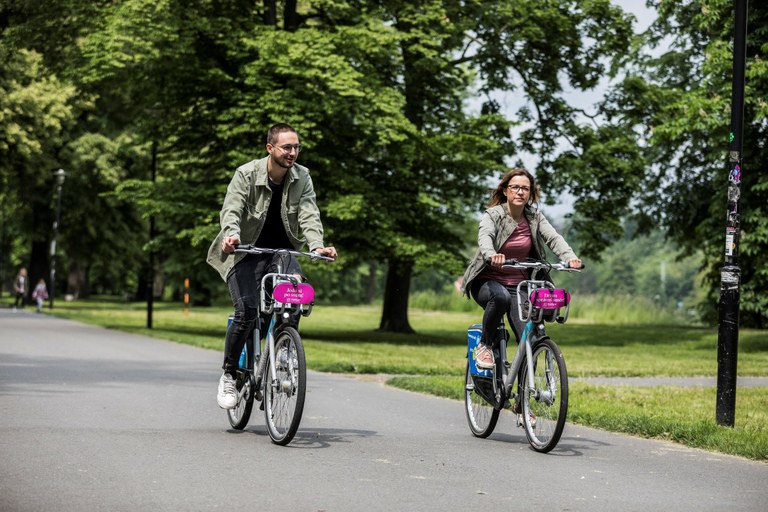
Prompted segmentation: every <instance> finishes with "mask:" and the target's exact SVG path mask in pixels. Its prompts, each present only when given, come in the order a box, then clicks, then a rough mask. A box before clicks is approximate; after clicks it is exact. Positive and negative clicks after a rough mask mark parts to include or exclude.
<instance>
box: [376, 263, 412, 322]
mask: <svg viewBox="0 0 768 512" xmlns="http://www.w3.org/2000/svg"><path fill="white" fill-rule="evenodd" d="M412 271H413V261H410V260H397V259H391V260H389V268H388V269H387V282H386V288H385V289H384V307H383V309H382V312H381V324H380V325H379V331H382V332H402V333H407V334H413V333H414V332H415V331H414V330H413V328H412V327H411V324H410V323H409V322H408V295H409V292H410V290H411V273H412Z"/></svg>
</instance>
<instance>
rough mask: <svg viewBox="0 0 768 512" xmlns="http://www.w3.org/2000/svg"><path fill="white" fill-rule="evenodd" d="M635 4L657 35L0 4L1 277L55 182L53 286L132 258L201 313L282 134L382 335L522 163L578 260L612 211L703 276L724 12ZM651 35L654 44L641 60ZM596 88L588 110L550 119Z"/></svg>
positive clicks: (715, 181)
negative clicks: (233, 223) (236, 220)
mask: <svg viewBox="0 0 768 512" xmlns="http://www.w3.org/2000/svg"><path fill="white" fill-rule="evenodd" d="M651 4H652V6H653V7H654V8H656V9H658V10H659V12H660V14H661V16H660V17H659V21H658V22H657V23H656V24H655V25H654V26H653V27H652V28H651V29H650V30H649V31H648V32H647V33H645V34H633V32H632V26H631V20H632V18H631V16H630V15H628V14H626V13H624V12H622V11H621V9H619V8H618V7H616V6H614V5H613V4H611V2H610V1H608V0H562V1H559V2H540V1H537V0H521V1H516V2H486V1H482V0H425V1H422V2H412V1H408V0H296V1H285V2H278V1H276V0H262V1H261V2H252V1H245V0H215V1H214V0H195V1H193V2H188V1H181V0H162V1H159V2H158V1H152V2H150V1H149V0H124V1H121V2H111V1H105V0H96V1H94V0H89V1H85V0H42V1H34V2H33V1H13V2H10V1H2V0H0V56H2V57H3V62H8V64H7V65H4V67H3V69H2V71H0V87H1V88H2V92H3V95H2V98H0V112H2V116H1V117H0V133H1V134H2V139H0V157H2V159H0V173H1V175H0V176H1V179H2V185H3V187H2V192H0V193H1V194H2V201H3V202H2V220H3V238H2V239H1V240H0V245H2V249H3V264H4V265H6V266H7V265H9V264H10V263H17V264H18V263H20V262H26V263H28V264H29V265H30V266H32V267H34V268H35V269H37V272H38V273H39V272H40V271H42V270H43V269H45V268H46V265H47V258H48V255H47V251H46V242H47V237H48V236H49V226H50V222H51V217H52V214H51V213H50V212H51V207H50V205H51V204H52V190H53V184H52V180H51V175H50V173H51V171H53V170H55V169H56V168H59V167H61V168H65V169H66V170H67V171H68V172H69V176H68V177H67V182H66V184H65V195H64V204H63V207H62V212H63V213H62V216H63V218H62V222H61V225H62V231H61V233H60V246H61V251H62V253H63V257H64V259H65V261H66V263H67V269H68V272H67V274H68V283H67V285H66V286H67V287H68V288H69V289H70V291H72V292H74V293H78V294H80V295H87V294H88V293H90V292H91V290H96V291H109V292H116V291H121V292H123V293H134V292H135V293H141V290H143V289H144V288H143V286H142V281H143V280H144V279H145V276H146V270H147V265H148V262H147V251H149V250H152V251H153V252H154V253H155V254H157V256H158V258H157V260H156V262H155V264H156V265H157V269H156V270H157V271H158V274H159V275H160V276H161V277H162V276H165V278H167V279H169V280H175V281H177V282H181V279H182V278H183V277H187V276H192V286H193V297H195V298H196V299H197V300H200V301H203V302H206V301H208V300H210V298H211V297H212V296H216V295H219V294H221V293H222V292H224V291H225V287H224V286H223V284H222V283H221V282H220V281H219V280H218V277H217V276H216V275H215V272H213V271H212V270H210V269H208V268H207V267H206V265H205V263H204V255H205V251H206V249H207V246H208V244H209V243H210V241H211V240H212V239H213V236H214V234H215V232H216V231H217V223H218V210H219V208H220V205H221V201H222V199H223V195H224V191H225V188H226V185H227V183H228V181H229V179H230V177H231V174H232V172H233V171H234V169H235V168H236V167H237V166H239V165H241V164H243V163H245V162H247V161H249V160H251V159H254V158H259V157H261V156H263V155H264V153H265V152H264V150H263V145H264V142H265V141H264V137H265V135H266V130H267V128H268V127H269V126H270V125H271V124H273V123H275V122H288V123H290V124H292V125H294V126H295V128H296V129H297V130H298V132H299V135H300V137H301V139H302V143H303V144H304V145H305V147H306V151H303V152H302V155H301V163H303V164H304V165H307V166H308V167H309V168H310V170H311V172H312V176H313V180H314V182H315V186H316V190H317V193H318V201H319V204H320V208H321V211H322V213H323V218H324V223H325V225H326V230H327V236H326V238H327V241H328V242H329V243H333V244H335V245H336V246H337V247H338V248H339V250H340V254H341V255H342V258H341V260H340V262H339V263H338V264H337V266H336V268H337V269H341V270H349V271H350V272H355V271H357V270H356V269H358V268H359V267H360V265H361V263H363V264H366V265H369V266H370V268H374V267H375V266H376V263H382V264H383V266H384V268H386V272H387V277H386V279H385V290H384V308H383V312H382V320H381V324H380V328H381V329H383V330H392V331H403V332H408V331H410V330H411V327H410V325H409V322H408V313H407V310H408V292H409V289H410V282H411V278H412V275H413V273H414V271H417V270H418V269H420V268H430V267H438V266H439V267H442V268H445V269H447V270H449V271H451V272H452V273H455V274H458V273H460V271H461V270H462V267H463V265H464V264H466V256H467V254H466V253H467V246H468V244H472V240H473V236H472V233H468V232H467V225H468V224H471V223H472V222H471V221H472V219H473V218H474V217H475V216H476V215H477V213H478V212H479V211H481V210H482V208H483V205H484V203H485V202H486V201H487V196H488V187H489V185H490V184H491V183H492V182H493V180H494V179H496V178H497V177H498V175H499V174H500V173H501V172H503V171H504V170H505V163H504V162H505V158H507V157H513V158H514V155H515V154H516V153H517V152H519V151H528V152H532V153H534V154H536V155H537V156H538V157H539V161H540V164H539V166H538V168H537V169H534V171H535V173H536V175H537V177H538V178H539V179H540V183H541V185H542V186H543V187H544V188H545V190H546V191H547V192H552V193H551V194H549V195H555V194H556V193H557V192H560V191H567V192H570V193H571V194H573V195H574V196H575V197H576V203H575V209H576V215H575V216H574V217H573V219H572V222H573V224H574V228H575V232H576V233H577V234H578V236H579V237H580V239H581V248H582V251H583V253H584V254H585V255H587V256H589V257H592V258H599V257H600V255H601V252H602V251H603V250H604V249H605V247H607V246H608V245H609V244H611V243H612V242H614V241H616V240H620V239H621V238H622V236H623V225H624V223H623V221H624V219H625V218H627V217H630V216H631V217H633V218H634V219H635V221H636V222H637V225H639V226H640V228H641V229H642V228H647V227H649V226H663V227H664V229H665V230H666V232H667V233H668V234H669V236H670V237H672V238H673V239H674V240H675V241H676V242H678V243H679V245H680V246H681V247H683V248H685V249H686V250H688V252H692V251H695V250H697V249H698V248H701V247H703V248H704V250H705V251H706V253H707V255H708V256H707V258H706V263H705V264H706V265H707V266H708V268H711V269H712V270H713V272H715V271H716V267H717V260H718V250H719V248H721V246H722V241H721V240H720V238H721V237H719V236H718V235H719V234H720V233H721V232H722V227H721V226H719V225H718V224H719V223H720V220H721V219H722V218H723V210H724V208H725V203H724V199H723V202H722V204H717V202H716V201H712V200H711V198H712V196H713V195H714V194H715V193H716V190H717V189H718V187H719V186H722V184H723V182H724V180H725V173H723V172H722V169H723V165H722V163H723V162H724V154H725V148H726V143H727V141H726V139H724V138H723V136H724V134H726V135H727V126H728V122H727V107H728V99H729V95H728V94H727V91H728V90H729V85H728V77H729V65H730V63H729V60H728V58H727V57H728V56H727V54H728V44H729V41H730V37H731V36H730V32H729V29H730V27H731V26H732V23H731V22H730V18H729V16H730V7H729V5H726V3H724V2H720V1H693V0H689V1H685V2H667V1H659V2H651ZM750 7H751V9H750V27H757V28H754V29H752V32H751V37H750V52H749V55H750V57H749V59H750V61H749V66H748V93H747V97H748V98H749V100H748V106H747V119H748V123H749V126H748V127H747V130H746V131H745V168H746V169H747V170H749V166H750V163H751V162H754V166H755V172H754V174H752V173H749V174H748V175H747V179H746V180H745V183H744V188H745V193H744V196H743V198H742V201H745V202H744V204H745V206H748V207H749V210H748V211H747V210H746V209H745V215H744V217H743V219H742V226H743V230H744V235H743V244H744V245H743V249H742V256H743V257H744V258H745V263H746V264H745V265H744V267H745V269H747V267H749V268H748V269H747V270H745V273H744V284H745V290H746V294H745V295H743V296H744V297H746V298H747V299H748V302H749V304H750V306H749V307H750V308H753V309H751V310H750V311H755V312H756V311H758V310H764V309H765V308H764V307H763V308H762V309H761V306H764V305H765V304H763V303H762V302H760V301H761V300H763V301H764V300H768V299H765V298H762V299H761V298H760V297H758V296H757V295H756V290H758V289H760V288H759V285H760V283H763V281H764V280H765V279H766V277H768V276H766V275H765V272H766V271H765V270H764V269H765V265H759V263H758V261H759V260H758V254H759V253H760V252H761V249H762V248H763V245H764V244H765V243H766V239H767V238H768V235H766V234H765V233H763V231H765V223H764V222H763V221H762V218H763V216H762V215H761V213H762V210H761V208H764V204H765V201H764V198H763V197H762V194H764V189H765V187H764V186H763V184H762V182H761V181H760V178H759V176H760V175H761V173H759V169H761V167H760V166H761V165H764V163H763V162H765V161H766V159H764V158H759V157H760V156H762V153H761V151H763V150H764V146H765V144H764V142H765V126H766V124H765V111H766V107H765V102H764V98H765V97H767V96H768V95H766V94H765V93H766V91H765V81H766V72H765V67H764V65H763V64H762V60H761V59H760V57H759V55H760V52H761V51H763V49H764V42H761V41H765V40H766V37H765V30H766V29H765V28H763V27H764V26H766V24H765V23H762V25H761V24H760V23H761V22H764V21H765V9H764V8H762V7H755V6H750ZM659 41H665V42H669V41H671V45H670V46H669V50H667V51H664V52H662V53H658V52H657V53H653V52H650V51H649V47H652V46H653V45H654V44H656V43H658V42H659ZM611 78H612V79H614V83H615V84H616V85H615V86H614V87H613V89H612V90H611V91H610V94H609V95H608V96H607V97H606V98H605V100H604V101H602V102H600V104H598V105H596V108H595V110H594V111H593V112H590V113H587V112H584V111H583V109H581V108H579V107H577V106H575V105H572V104H570V103H569V101H568V94H567V93H568V92H571V91H574V90H585V91H587V90H591V89H594V88H595V87H597V86H598V84H600V83H602V82H603V81H605V80H606V79H611ZM500 94H511V95H514V96H516V97H517V98H519V99H520V103H521V104H522V105H523V106H522V108H520V109H518V110H517V111H516V112H508V111H505V110H504V109H503V108H502V106H501V105H500V103H499V102H498V100H497V98H498V96H499V95H500ZM760 98H762V99H763V100H761V99H760ZM470 102H471V103H472V104H474V105H479V108H478V109H474V110H473V109H472V108H470V107H469V104H470ZM762 174H764V173H762ZM84 198H87V200H83V199H84ZM761 199H762V200H763V201H762V202H760V200H761ZM150 219H154V223H155V230H154V236H153V238H152V240H150V236H149V222H150ZM11 254H12V255H13V256H11ZM30 262H31V263H30ZM337 271H338V270H337ZM65 275H66V274H65ZM713 275H714V274H713ZM36 277H37V275H36V274H35V275H33V278H36ZM59 285H60V286H63V285H64V283H59ZM321 293H322V291H321Z"/></svg>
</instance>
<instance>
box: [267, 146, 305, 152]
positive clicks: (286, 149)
mask: <svg viewBox="0 0 768 512" xmlns="http://www.w3.org/2000/svg"><path fill="white" fill-rule="evenodd" d="M272 147H275V148H279V149H280V151H282V152H283V153H290V152H291V150H293V149H295V150H296V153H297V154H298V153H299V152H300V151H301V148H302V147H303V146H302V145H301V144H284V145H282V146H272Z"/></svg>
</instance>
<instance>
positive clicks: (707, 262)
mask: <svg viewBox="0 0 768 512" xmlns="http://www.w3.org/2000/svg"><path fill="white" fill-rule="evenodd" d="M653 4H654V6H655V7H656V8H657V9H658V10H659V17H658V19H657V21H656V22H655V24H654V25H653V26H652V27H651V28H650V30H649V32H648V33H647V34H645V43H646V44H647V45H649V47H650V48H649V47H644V46H639V47H637V49H636V52H635V53H633V55H632V65H631V66H630V68H629V71H628V73H627V75H626V77H625V78H624V79H623V80H622V81H621V82H620V83H619V84H618V85H617V86H616V88H615V89H614V90H613V92H612V93H611V94H610V95H609V97H608V100H607V101H606V102H605V103H603V104H602V105H601V108H602V109H603V112H604V115H605V116H606V119H607V120H608V121H610V122H611V123H612V124H613V125H615V126H617V127H619V128H620V129H623V130H624V131H625V133H627V134H631V135H632V136H633V137H635V138H636V139H637V148H639V150H640V155H642V158H643V159H644V160H645V162H646V163H645V165H644V169H641V170H639V171H640V172H638V170H633V171H631V172H628V169H621V168H620V167H619V168H618V169H619V170H621V175H622V176H623V177H624V178H625V179H626V178H630V179H631V180H632V181H631V183H632V185H631V188H632V191H631V193H632V195H633V196H634V197H635V199H636V201H637V207H635V208H633V210H634V215H635V216H636V218H637V219H638V222H639V226H640V227H641V229H646V230H647V229H649V228H651V227H656V226H662V227H663V229H664V230H665V232H666V233H667V235H668V237H669V238H670V239H672V240H674V241H675V242H676V243H677V244H678V246H679V247H680V248H681V249H682V250H683V251H684V253H685V254H694V253H699V252H700V251H701V252H703V255H704V257H703V259H702V262H701V268H702V270H703V271H704V277H705V280H706V281H705V282H706V284H707V289H708V290H709V293H708V295H707V297H706V300H705V301H704V302H702V304H701V306H702V309H703V310H704V313H705V315H704V316H705V318H707V319H708V320H709V321H713V320H714V318H715V313H716V312H715V305H716V304H717V297H716V295H717V294H718V293H719V287H718V286H717V284H718V283H719V278H720V267H721V266H722V264H723V258H724V253H723V247H724V236H723V233H724V227H725V226H724V224H725V223H724V219H725V213H726V198H727V197H726V196H727V194H726V187H727V174H728V170H727V168H726V165H725V163H726V158H727V154H728V149H729V137H728V127H729V125H730V109H731V94H730V92H731V85H732V84H731V80H732V78H731V77H732V67H733V55H732V53H733V50H732V46H731V40H732V37H733V30H734V28H733V27H734V19H733V11H732V9H733V4H732V3H728V2H720V1H718V2H710V1H707V2H701V1H698V0H690V1H685V2H666V1H660V2H653ZM748 23H749V29H748V31H749V38H748V48H747V63H746V64H747V67H746V74H747V80H746V90H745V108H744V140H743V147H744V152H743V157H744V158H743V160H744V164H743V174H742V182H741V198H740V208H739V212H740V214H741V217H740V225H741V230H742V232H741V244H740V248H739V251H740V254H739V257H740V261H739V265H740V267H741V269H742V289H741V294H742V297H744V298H745V300H743V301H742V303H741V311H742V314H741V320H742V322H743V323H744V324H745V325H756V326H761V325H763V323H764V322H765V319H766V306H768V303H766V301H765V300H766V299H765V298H764V295H765V294H763V293H760V291H761V290H764V289H765V288H766V285H768V282H766V281H765V278H766V272H768V270H766V268H767V266H766V265H765V263H764V262H763V261H762V258H761V255H762V254H764V253H765V250H766V242H768V238H766V236H765V235H764V233H765V230H766V220H765V219H766V216H765V213H766V212H765V204H766V202H767V201H766V200H767V198H768V197H767V196H766V183H765V182H766V176H767V175H768V173H766V168H765V166H766V162H768V158H766V155H765V151H766V147H767V146H766V144H765V141H766V139H767V138H768V133H767V132H766V127H767V126H768V125H766V122H765V121H766V113H768V110H767V109H766V102H765V98H766V97H768V73H767V72H766V71H767V70H768V68H766V66H765V63H764V62H763V61H764V54H765V51H766V46H765V44H766V40H768V29H767V28H766V27H767V26H768V9H766V7H765V5H763V4H760V3H758V2H752V3H751V4H750V5H749V12H748ZM661 41H664V44H665V48H664V49H663V51H661V52H658V51H657V52H656V53H652V52H651V50H652V49H653V46H654V45H657V44H659V43H660V42H661ZM563 172H564V174H563V178H562V179H563V180H564V181H563V183H567V180H571V179H574V178H577V180H578V182H579V183H580V181H581V180H580V177H579V176H572V175H571V174H569V171H568V169H566V168H563ZM640 176H642V179H641V180H638V177H640ZM611 209H612V210H613V211H614V213H615V214H619V215H621V214H622V213H624V212H626V210H625V211H624V212H622V211H620V210H615V209H613V208H611ZM578 210H579V206H578V203H577V211H578ZM587 218H589V216H587Z"/></svg>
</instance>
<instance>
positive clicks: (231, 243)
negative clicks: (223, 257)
mask: <svg viewBox="0 0 768 512" xmlns="http://www.w3.org/2000/svg"><path fill="white" fill-rule="evenodd" d="M238 245H240V238H239V237H236V236H227V237H224V240H222V241H221V250H222V251H224V252H225V253H227V254H231V253H233V252H235V248H236V247H237V246H238Z"/></svg>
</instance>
